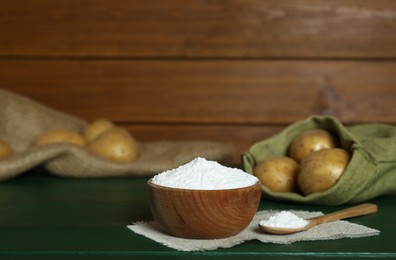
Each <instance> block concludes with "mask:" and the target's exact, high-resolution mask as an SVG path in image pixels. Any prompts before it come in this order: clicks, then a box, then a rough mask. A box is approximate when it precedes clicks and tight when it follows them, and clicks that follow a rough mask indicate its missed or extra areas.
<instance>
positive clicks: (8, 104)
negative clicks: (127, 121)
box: [0, 89, 233, 180]
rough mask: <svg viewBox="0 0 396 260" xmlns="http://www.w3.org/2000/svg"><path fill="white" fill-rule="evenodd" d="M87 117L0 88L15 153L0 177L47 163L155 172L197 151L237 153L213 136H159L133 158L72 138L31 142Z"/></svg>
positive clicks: (100, 173)
mask: <svg viewBox="0 0 396 260" xmlns="http://www.w3.org/2000/svg"><path fill="white" fill-rule="evenodd" d="M86 125H87V122H86V121H84V120H82V119H80V118H77V117H74V116H71V115H68V114H66V113H63V112H60V111H56V110H54V109H52V108H49V107H47V106H45V105H43V104H40V103H38V102H36V101H34V100H32V99H30V98H27V97H24V96H21V95H18V94H15V93H12V92H9V91H6V90H3V89H0V138H2V139H4V140H5V141H7V142H9V143H10V144H11V146H12V147H13V149H14V150H15V152H16V153H15V155H14V156H12V157H9V158H7V159H3V160H1V161H0V180H7V179H10V178H12V177H15V176H17V175H20V174H22V173H23V172H25V171H27V170H29V169H31V168H33V167H36V166H38V165H43V166H44V167H45V168H47V169H48V170H49V171H50V172H51V173H53V174H55V175H59V176H67V177H111V176H128V175H130V176H133V175H135V176H138V175H153V174H156V173H159V172H162V171H165V170H169V169H172V168H175V167H177V166H179V165H182V164H185V163H187V162H189V161H190V160H192V159H194V158H196V157H204V158H206V159H208V160H215V161H223V160H226V159H228V158H230V157H231V156H232V153H233V147H232V146H231V145H230V144H225V143H218V142H211V141H158V142H152V143H141V144H140V158H139V159H138V160H137V161H134V162H131V163H115V162H112V161H109V160H104V159H101V158H99V157H97V156H95V155H93V154H92V153H90V152H88V151H87V150H86V149H84V148H82V147H79V146H76V145H72V144H51V145H44V146H32V145H31V144H32V142H33V141H34V139H35V138H36V137H37V136H38V135H39V134H41V133H42V132H44V131H47V130H50V129H59V128H62V129H69V130H73V131H78V132H81V131H82V129H83V128H84V127H85V126H86Z"/></svg>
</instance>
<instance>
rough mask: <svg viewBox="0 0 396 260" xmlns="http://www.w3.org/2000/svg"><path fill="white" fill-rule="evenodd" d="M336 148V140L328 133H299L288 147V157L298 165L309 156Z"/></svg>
mask: <svg viewBox="0 0 396 260" xmlns="http://www.w3.org/2000/svg"><path fill="white" fill-rule="evenodd" d="M337 146H338V141H337V139H336V138H335V137H334V136H333V135H332V134H330V133H329V132H328V131H326V130H323V129H313V130H309V131H306V132H303V133H301V134H300V135H299V136H297V137H296V138H295V139H294V140H293V142H292V143H291V146H290V151H289V156H290V157H291V158H293V159H294V160H296V162H298V163H300V162H301V161H302V160H303V159H304V158H305V157H306V156H308V155H309V154H311V153H313V152H315V151H319V150H321V149H326V148H335V147H337Z"/></svg>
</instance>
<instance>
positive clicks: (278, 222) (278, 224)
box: [260, 211, 308, 228]
mask: <svg viewBox="0 0 396 260" xmlns="http://www.w3.org/2000/svg"><path fill="white" fill-rule="evenodd" d="M307 224H308V221H306V220H305V219H303V218H300V217H298V216H297V215H295V214H294V213H292V212H290V211H281V212H279V213H276V214H275V215H273V216H271V217H270V218H269V219H267V220H261V221H260V225H262V226H266V227H274V228H302V227H305V226H306V225H307Z"/></svg>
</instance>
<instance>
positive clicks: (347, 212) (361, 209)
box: [259, 203, 378, 235]
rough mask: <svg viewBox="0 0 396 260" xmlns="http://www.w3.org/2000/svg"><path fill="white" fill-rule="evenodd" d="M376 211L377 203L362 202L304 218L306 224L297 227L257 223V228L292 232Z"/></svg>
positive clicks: (284, 232)
mask: <svg viewBox="0 0 396 260" xmlns="http://www.w3.org/2000/svg"><path fill="white" fill-rule="evenodd" d="M377 211H378V208H377V205H375V204H371V203H364V204H360V205H357V206H354V207H350V208H346V209H343V210H339V211H336V212H333V213H329V214H326V215H323V216H318V217H314V218H311V219H306V220H307V221H308V224H306V225H305V226H302V227H298V228H283V227H282V228H281V227H271V226H265V225H262V224H260V223H259V228H260V230H261V231H263V232H265V233H269V234H278V235H285V234H292V233H297V232H301V231H305V230H308V229H310V228H312V227H314V226H316V225H319V224H323V223H327V222H331V221H336V220H340V219H346V218H352V217H357V216H363V215H369V214H373V213H376V212H377Z"/></svg>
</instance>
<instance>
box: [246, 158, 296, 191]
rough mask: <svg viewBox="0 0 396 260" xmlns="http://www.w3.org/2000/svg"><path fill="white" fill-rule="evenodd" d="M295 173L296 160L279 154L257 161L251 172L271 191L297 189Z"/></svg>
mask: <svg viewBox="0 0 396 260" xmlns="http://www.w3.org/2000/svg"><path fill="white" fill-rule="evenodd" d="M297 173H298V164H297V162H296V161H294V160H293V159H291V158H289V157H286V156H281V157H275V158H271V159H268V160H264V161H261V162H259V163H258V164H257V166H256V167H255V169H254V173H253V174H254V175H255V176H256V177H257V178H258V179H259V180H260V181H261V183H262V184H263V185H264V186H266V187H267V188H268V189H270V190H271V191H274V192H295V191H297V189H298V188H297Z"/></svg>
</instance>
